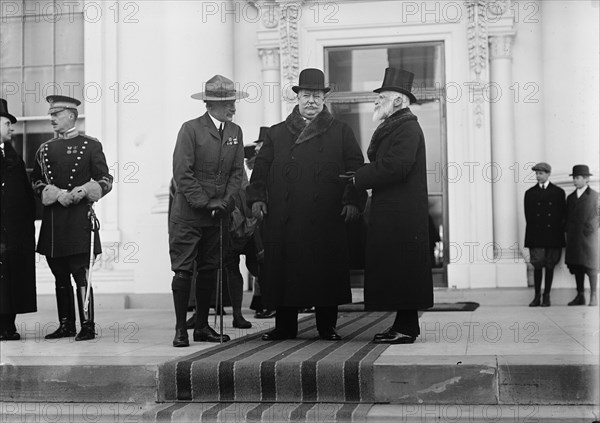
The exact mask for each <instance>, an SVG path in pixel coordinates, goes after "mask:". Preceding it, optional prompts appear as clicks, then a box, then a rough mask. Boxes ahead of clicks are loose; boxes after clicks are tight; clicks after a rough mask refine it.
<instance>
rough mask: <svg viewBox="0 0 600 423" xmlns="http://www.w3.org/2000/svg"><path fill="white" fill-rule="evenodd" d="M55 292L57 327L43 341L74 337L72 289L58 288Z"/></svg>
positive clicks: (66, 287)
mask: <svg viewBox="0 0 600 423" xmlns="http://www.w3.org/2000/svg"><path fill="white" fill-rule="evenodd" d="M55 291H56V308H57V310H58V322H59V326H58V329H56V330H55V331H54V332H52V333H49V334H48V335H46V336H45V337H44V339H58V338H68V337H71V336H75V334H76V333H77V330H76V329H75V298H74V296H73V288H72V287H71V286H70V285H69V286H60V287H57V288H56V289H55Z"/></svg>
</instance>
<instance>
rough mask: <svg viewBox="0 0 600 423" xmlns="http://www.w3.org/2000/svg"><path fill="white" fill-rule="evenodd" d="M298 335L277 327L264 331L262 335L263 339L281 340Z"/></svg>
mask: <svg viewBox="0 0 600 423" xmlns="http://www.w3.org/2000/svg"><path fill="white" fill-rule="evenodd" d="M295 338H296V335H293V336H292V335H290V334H288V333H285V332H282V331H280V330H277V329H273V330H272V331H270V332H267V333H264V334H263V336H262V340H263V341H280V340H282V339H295Z"/></svg>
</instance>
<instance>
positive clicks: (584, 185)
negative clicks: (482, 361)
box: [565, 165, 600, 306]
mask: <svg viewBox="0 0 600 423" xmlns="http://www.w3.org/2000/svg"><path fill="white" fill-rule="evenodd" d="M569 176H572V177H573V185H575V191H573V192H572V193H571V194H569V196H568V197H567V228H566V232H567V248H566V253H565V263H566V264H567V266H568V267H569V271H570V272H571V273H572V274H573V275H575V283H576V284H577V295H576V296H575V298H574V299H573V300H572V301H571V302H570V303H569V305H570V306H575V305H585V294H584V278H585V275H586V274H587V275H588V278H589V280H590V303H589V305H590V306H596V305H598V298H597V294H596V290H597V286H596V285H597V284H598V269H599V268H600V266H599V263H598V261H599V258H598V224H599V218H598V211H599V210H598V193H597V192H596V191H594V190H593V189H592V188H590V186H589V181H590V176H592V174H591V173H590V169H589V167H588V166H587V165H575V166H573V172H572V173H571V174H570V175H569Z"/></svg>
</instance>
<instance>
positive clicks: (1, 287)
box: [0, 142, 37, 314]
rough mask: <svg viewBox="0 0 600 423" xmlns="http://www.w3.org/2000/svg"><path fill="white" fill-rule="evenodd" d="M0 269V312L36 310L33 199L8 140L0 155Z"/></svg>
mask: <svg viewBox="0 0 600 423" xmlns="http://www.w3.org/2000/svg"><path fill="white" fill-rule="evenodd" d="M0 160H1V162H0V167H1V169H2V170H1V173H2V181H1V183H2V190H1V196H0V205H1V208H2V222H1V226H2V232H1V238H2V240H1V242H2V259H1V260H2V266H1V267H2V270H1V272H0V273H1V275H0V277H1V281H0V313H1V314H5V313H6V314H19V313H31V312H34V311H36V310H37V307H36V292H35V226H34V224H33V222H34V219H35V200H34V197H33V190H32V189H31V184H30V183H29V177H28V176H27V172H26V171H25V164H24V163H23V161H22V160H21V158H20V157H19V156H18V155H17V152H16V151H15V149H14V148H13V147H12V145H11V144H10V143H8V142H7V143H5V144H4V156H2V157H1V158H0Z"/></svg>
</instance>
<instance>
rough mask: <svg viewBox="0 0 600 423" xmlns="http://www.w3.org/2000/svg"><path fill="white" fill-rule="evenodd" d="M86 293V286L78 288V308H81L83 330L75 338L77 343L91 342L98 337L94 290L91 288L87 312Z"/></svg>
mask: <svg viewBox="0 0 600 423" xmlns="http://www.w3.org/2000/svg"><path fill="white" fill-rule="evenodd" d="M86 291H87V287H86V286H78V287H77V306H78V308H79V322H80V323H81V330H80V331H79V333H78V334H77V336H76V337H75V340H76V341H89V340H90V339H94V338H95V337H96V327H95V326H94V290H93V289H92V288H91V287H90V300H89V303H88V307H87V310H86V309H85V307H84V306H85V294H86Z"/></svg>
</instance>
